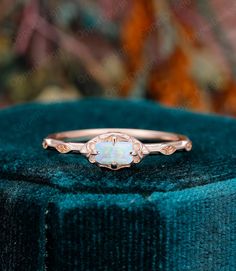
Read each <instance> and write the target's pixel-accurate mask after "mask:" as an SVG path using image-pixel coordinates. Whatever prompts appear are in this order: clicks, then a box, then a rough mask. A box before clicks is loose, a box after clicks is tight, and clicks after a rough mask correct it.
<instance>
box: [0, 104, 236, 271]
mask: <svg viewBox="0 0 236 271" xmlns="http://www.w3.org/2000/svg"><path fill="white" fill-rule="evenodd" d="M102 127H124V128H126V127H127V128H144V129H158V130H165V131H172V132H178V133H183V134H186V135H188V136H189V137H190V138H191V140H192V141H193V150H192V151H191V152H188V153H187V152H181V153H175V154H174V155H172V156H150V157H147V158H145V160H144V161H143V162H142V163H140V164H138V165H137V166H136V167H133V168H130V169H125V170H122V171H118V172H111V171H108V170H104V169H100V168H98V167H96V166H94V165H92V164H90V163H89V162H88V161H87V160H86V158H85V157H81V156H80V155H76V154H66V155H63V154H59V153H57V152H56V151H47V150H43V149H42V147H41V141H42V139H43V137H45V136H46V135H47V134H49V133H52V132H57V131H63V130H72V129H82V128H102ZM0 131H1V132H0V152H1V155H0V165H1V167H0V180H1V181H0V203H1V204H0V216H1V223H0V240H1V243H0V270H4V271H5V270H7V271H8V270H40V271H41V270H46V269H47V270H58V271H60V270H82V271H100V270H108V271H116V270H117V271H118V270H119V271H120V270H128V271H133V270H142V271H154V270H155V271H156V270H161V271H162V270H163V271H173V270H176V271H185V270H186V271H187V270H194V271H222V270H223V271H234V270H236V179H235V177H236V165H235V161H236V144H235V134H236V121H235V120H234V119H231V118H225V117H218V116H207V115H199V114H193V113H189V112H185V111H181V110H175V109H167V108H164V107H161V106H159V105H156V104H153V103H150V102H144V101H132V102H131V101H125V102H124V101H106V100H93V99H92V100H82V101H79V102H69V103H61V104H53V105H41V104H30V105H23V106H17V107H13V108H9V109H6V110H2V111H0Z"/></svg>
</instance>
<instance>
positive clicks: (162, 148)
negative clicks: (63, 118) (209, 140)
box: [43, 128, 192, 170]
mask: <svg viewBox="0 0 236 271" xmlns="http://www.w3.org/2000/svg"><path fill="white" fill-rule="evenodd" d="M147 141H148V142H147ZM144 142H146V143H144ZM43 148H44V149H47V148H54V149H56V150H57V151H58V152H60V153H69V152H73V153H79V154H82V155H85V156H86V157H87V158H88V160H89V162H91V163H94V164H96V165H98V166H99V167H105V168H108V169H111V170H118V169H121V168H127V167H130V166H131V165H133V164H137V163H139V162H140V161H141V160H142V159H143V158H144V157H145V156H147V155H150V154H164V155H171V154H173V153H174V152H176V151H180V150H186V151H190V150H191V149H192V142H191V141H190V139H189V138H188V137H186V136H184V135H179V134H175V133H169V132H161V131H153V130H140V129H118V128H112V129H86V130H74V131H67V132H61V133H55V134H52V135H49V136H47V137H46V138H45V139H44V140H43Z"/></svg>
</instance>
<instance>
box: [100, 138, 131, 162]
mask: <svg viewBox="0 0 236 271" xmlns="http://www.w3.org/2000/svg"><path fill="white" fill-rule="evenodd" d="M95 148H96V151H97V152H98V154H97V155H96V158H95V159H96V161H97V162H98V163H99V164H103V165H111V164H113V163H114V164H118V165H127V164H130V163H131V162H132V161H133V157H132V155H131V152H132V150H133V147H132V143H131V142H115V143H113V142H99V143H97V144H96V145H95Z"/></svg>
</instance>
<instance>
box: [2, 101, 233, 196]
mask: <svg viewBox="0 0 236 271" xmlns="http://www.w3.org/2000/svg"><path fill="white" fill-rule="evenodd" d="M103 127H124V128H147V129H156V130H164V131H171V132H178V133H183V134H186V135H187V136H189V137H190V139H191V140H192V141H193V150H192V151H191V152H189V153H186V152H182V153H175V154H174V155H172V156H168V157H167V156H150V157H147V158H146V159H145V160H143V162H142V163H141V164H138V165H137V166H136V167H133V168H131V169H128V170H124V171H119V172H112V171H106V170H103V169H100V168H98V167H94V165H92V164H90V163H89V162H88V161H87V160H86V159H85V158H84V157H81V156H80V155H75V154H66V155H64V154H58V153H57V152H56V151H54V152H53V151H45V150H43V149H42V147H41V142H42V139H43V138H44V137H45V136H47V135H48V134H50V133H53V132H57V131H63V130H73V129H82V128H103ZM0 129H1V134H0V152H1V156H0V163H1V165H2V166H1V169H0V176H4V177H5V178H7V179H8V178H10V179H14V178H21V179H24V180H26V181H29V182H35V183H40V184H42V182H43V184H44V185H45V186H51V187H56V188H58V189H59V190H61V191H67V192H74V193H76V192H79V191H81V192H83V191H84V192H93V193H144V194H146V193H152V192H156V191H174V190H178V189H184V188H188V187H193V186H198V185H204V184H207V183H212V182H218V181H223V180H227V179H230V178H233V177H235V175H236V166H235V164H236V144H235V135H236V121H235V120H233V119H230V118H223V117H222V118H220V117H212V116H201V115H197V114H192V113H186V112H184V111H180V110H174V109H167V108H163V107H161V106H157V105H155V104H153V103H148V102H138V101H137V102H130V101H127V102H123V101H104V100H84V101H81V102H72V103H63V104H54V105H40V104H32V105H25V106H18V107H16V108H13V109H7V110H4V111H2V112H1V113H0Z"/></svg>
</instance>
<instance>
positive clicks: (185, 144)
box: [44, 128, 192, 154]
mask: <svg viewBox="0 0 236 271" xmlns="http://www.w3.org/2000/svg"><path fill="white" fill-rule="evenodd" d="M113 132H114V133H122V134H127V135H129V136H133V137H135V138H137V139H139V140H153V141H155V140H156V141H165V142H163V143H150V144H144V145H145V147H146V148H147V149H148V150H149V153H150V154H156V153H160V152H161V150H162V149H163V147H165V146H166V147H169V146H171V147H172V148H175V149H176V150H181V149H185V150H190V149H191V146H192V145H191V141H190V140H189V138H188V137H186V136H183V135H179V134H175V133H169V132H162V131H154V130H143V129H125V128H106V129H103V128H102V129H85V130H74V131H66V132H60V133H55V134H52V135H49V136H48V137H47V138H45V139H44V144H45V145H46V147H53V148H57V146H58V145H59V144H64V145H68V146H69V147H70V150H72V151H77V152H80V150H81V149H82V148H83V146H84V144H85V143H80V142H73V139H74V140H75V139H76V140H82V139H83V140H85V139H88V140H89V139H91V138H93V137H96V136H98V135H101V134H106V133H113ZM65 140H66V141H65ZM68 140H71V141H68Z"/></svg>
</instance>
